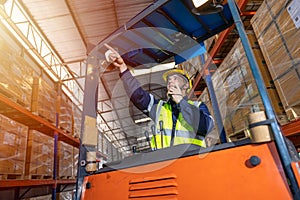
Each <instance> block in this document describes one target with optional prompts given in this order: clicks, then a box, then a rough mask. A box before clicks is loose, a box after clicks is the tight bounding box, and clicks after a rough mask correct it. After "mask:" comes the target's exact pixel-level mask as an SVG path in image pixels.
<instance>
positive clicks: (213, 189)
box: [75, 0, 300, 200]
mask: <svg viewBox="0 0 300 200" xmlns="http://www.w3.org/2000/svg"><path fill="white" fill-rule="evenodd" d="M200 2H201V1H200ZM232 25H235V27H236V29H237V31H238V34H239V37H240V40H241V43H242V46H243V48H244V51H245V54H246V57H247V60H248V62H249V66H250V69H251V72H252V74H253V77H254V80H255V82H256V85H257V88H258V91H259V93H260V96H261V99H262V102H263V105H264V107H265V114H266V118H265V119H262V120H259V121H253V122H252V123H251V124H250V126H249V129H254V128H257V127H261V126H264V127H267V129H270V138H269V139H268V140H265V141H262V142H257V141H253V140H251V139H250V138H253V136H252V137H250V138H245V139H243V140H239V141H236V142H232V141H228V138H227V136H226V133H225V132H224V129H223V128H222V127H223V122H222V117H221V116H222V114H221V111H220V109H219V108H218V102H217V101H218V100H217V96H216V94H215V92H214V90H215V87H214V83H213V80H212V76H211V71H213V70H211V69H212V68H213V67H214V65H213V64H212V60H211V59H210V58H209V57H207V56H206V54H205V47H204V46H203V42H204V41H205V40H207V39H209V38H210V37H212V36H214V35H215V34H218V33H220V32H221V31H223V30H225V29H227V28H229V27H230V26H232ZM105 43H106V44H109V45H110V46H113V47H114V48H116V49H118V52H119V53H120V55H121V56H122V58H123V59H124V60H125V62H126V63H127V65H129V66H130V67H131V68H132V70H133V71H136V72H137V73H138V72H140V71H147V72H151V73H153V74H155V73H158V74H161V73H162V72H163V71H164V70H167V69H168V68H167V67H166V64H167V63H172V62H174V57H177V58H179V59H182V60H189V59H191V58H194V57H195V56H198V57H200V62H202V68H201V67H196V68H195V69H194V68H189V70H190V71H192V70H194V73H195V75H199V74H201V75H202V76H203V77H204V79H205V82H206V85H207V88H208V90H209V94H210V98H211V101H212V109H213V113H214V118H215V123H216V124H217V126H218V127H219V128H218V130H217V134H218V140H216V143H215V144H214V145H211V146H209V147H207V148H202V147H199V146H195V145H190V144H181V145H176V146H173V147H168V148H164V149H160V150H156V151H151V149H150V148H146V149H145V150H144V151H139V152H137V151H136V147H134V146H135V145H129V146H130V147H129V149H127V152H128V154H127V156H126V157H125V156H124V157H125V158H121V159H118V160H117V161H113V162H108V163H106V164H104V165H103V167H102V168H100V169H99V167H97V164H96V163H97V162H96V161H97V152H96V151H97V145H98V143H97V141H98V139H97V134H98V130H97V123H98V122H97V119H98V115H99V114H101V111H99V109H98V106H103V104H100V103H99V101H98V99H101V98H102V97H101V95H102V93H101V90H102V91H103V90H105V91H106V93H107V94H109V95H108V97H105V98H110V99H114V100H116V103H115V104H112V106H113V107H114V116H116V117H117V119H120V118H122V114H124V113H121V112H118V111H117V110H122V109H123V110H124V109H125V108H124V105H123V104H122V102H124V101H121V100H120V99H122V98H123V96H124V94H125V93H122V91H121V90H119V89H117V88H118V86H120V85H122V82H121V81H120V80H119V71H118V70H117V69H114V68H112V67H111V66H110V65H109V63H107V62H105V60H106V58H105V52H106V51H107V49H106V48H105V46H104V44H105ZM195 52H197V53H196V54H195ZM87 63H88V65H87V77H86V82H85V94H84V107H83V108H84V109H83V119H82V131H81V143H80V155H79V162H78V163H79V165H78V175H77V184H76V195H75V196H76V197H75V198H76V199H78V200H79V199H100V198H101V199H194V198H195V196H198V197H199V198H203V199H220V198H223V199H224V198H225V199H241V198H243V199H245V198H246V199H247V198H249V199H263V198H264V199H265V198H267V199H271V198H272V199H300V196H299V195H300V193H299V185H298V182H299V172H298V171H297V170H295V169H298V170H299V167H298V168H297V166H298V162H293V160H292V158H291V156H290V151H289V149H288V146H287V144H286V141H285V139H284V136H283V134H282V133H281V130H280V127H279V125H278V123H277V121H276V116H275V114H274V111H273V109H272V106H271V103H270V100H269V98H268V95H267V93H266V89H265V87H264V83H263V80H262V77H261V74H260V72H259V69H258V67H257V63H256V61H255V58H254V56H253V52H252V49H251V47H250V45H249V41H248V38H247V35H246V33H245V30H244V27H243V25H242V21H241V19H240V16H239V11H238V7H237V3H236V2H235V1H234V0H228V1H215V0H209V1H202V3H200V4H199V5H198V6H196V5H195V4H193V1H190V0H158V1H155V2H153V3H152V4H151V5H150V6H149V7H147V8H146V9H145V10H143V11H142V12H141V13H139V14H138V15H136V16H135V17H134V18H132V19H131V20H130V21H129V22H128V23H126V24H125V25H124V26H123V27H121V28H119V29H118V30H116V31H115V32H114V33H112V34H111V35H110V36H109V37H107V38H106V39H105V40H104V41H101V42H100V43H99V44H98V45H97V46H96V47H95V48H94V49H93V50H92V51H91V52H90V53H89V56H88V60H87ZM205 63H209V64H205ZM155 66H158V67H156V68H155ZM173 66H174V64H173ZM214 70H215V69H214ZM144 73H145V72H144ZM137 77H138V75H137ZM151 78H153V77H148V79H151ZM112 80H114V82H111V81H112ZM99 81H100V82H101V83H102V84H99ZM140 81H141V82H142V83H143V81H144V79H142V80H140ZM158 82H159V81H158V80H157V79H155V78H154V80H152V83H148V84H147V83H143V84H144V86H145V87H146V88H148V89H149V88H151V87H150V85H151V84H153V85H154V86H155V87H156V88H162V85H161V84H157V83H158ZM103 85H105V87H103ZM193 89H194V88H193ZM103 102H104V101H103ZM127 103H128V104H127V105H130V103H129V101H127ZM131 106H132V105H131ZM125 107H126V105H125ZM127 109H128V108H127ZM132 109H134V108H131V109H129V110H128V113H132V112H133V110H132ZM103 113H105V110H102V114H103ZM114 120H115V119H112V121H114ZM102 121H105V120H104V119H103V118H102ZM119 125H120V127H117V128H118V129H120V130H122V133H120V132H118V134H120V135H122V136H123V138H118V136H115V140H118V139H119V140H126V141H129V140H130V139H131V138H135V139H136V138H138V137H137V135H134V134H135V133H136V134H139V137H140V138H141V137H143V136H142V135H143V134H144V131H141V130H145V129H144V127H142V128H141V127H140V126H136V125H135V123H134V120H133V119H130V120H129V121H128V119H127V118H124V119H123V121H122V122H121V123H120V124H119ZM130 127H135V128H132V129H130ZM115 128H116V127H115ZM139 129H140V130H139ZM113 130H114V127H109V131H113ZM138 130H139V133H137V131H138ZM130 131H132V132H133V133H132V134H128V133H130ZM141 134H142V135H141ZM150 137H151V136H150ZM111 142H116V141H114V140H113V141H111ZM144 142H145V143H146V146H147V140H146V141H144ZM119 144H123V142H121V143H119ZM148 147H149V145H148ZM120 148H121V149H122V148H123V147H120ZM132 148H133V149H135V150H134V151H131V150H132ZM129 151H130V153H129ZM276 188H277V189H276ZM199 195H200V196H199ZM198 197H197V198H198Z"/></svg>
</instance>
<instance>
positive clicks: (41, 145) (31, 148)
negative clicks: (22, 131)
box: [25, 130, 54, 179]
mask: <svg viewBox="0 0 300 200" xmlns="http://www.w3.org/2000/svg"><path fill="white" fill-rule="evenodd" d="M53 152H54V139H53V138H52V137H49V136H47V135H45V134H43V133H40V132H38V131H35V130H30V131H29V135H28V147H27V153H26V154H27V157H26V165H27V167H26V169H27V170H28V171H26V172H25V174H26V175H27V176H28V178H29V179H42V178H51V177H53V162H54V153H53Z"/></svg>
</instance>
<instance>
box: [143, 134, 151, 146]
mask: <svg viewBox="0 0 300 200" xmlns="http://www.w3.org/2000/svg"><path fill="white" fill-rule="evenodd" d="M144 135H145V136H146V141H147V142H148V144H149V145H150V138H149V132H148V131H147V130H146V131H145V133H144ZM150 146H151V145H150Z"/></svg>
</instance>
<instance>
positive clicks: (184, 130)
mask: <svg viewBox="0 0 300 200" xmlns="http://www.w3.org/2000/svg"><path fill="white" fill-rule="evenodd" d="M188 103H189V104H191V105H195V106H197V107H199V106H200V104H201V102H194V101H190V100H189V101H188ZM159 121H163V129H164V131H163V133H162V135H161V131H160V130H159V129H160V126H159ZM155 124H156V136H154V135H153V136H152V138H151V148H152V149H160V148H165V147H169V146H170V142H171V134H172V128H173V127H172V126H173V121H172V108H171V105H170V104H168V103H165V102H164V101H159V103H158V105H157V109H156V122H155ZM173 141H174V143H173V145H178V144H195V145H199V146H202V147H205V146H206V145H205V142H204V140H203V139H200V137H198V136H197V137H196V135H195V131H194V129H193V127H192V126H191V125H189V124H188V123H187V122H186V121H185V120H184V118H183V116H182V113H179V116H178V118H177V121H176V128H175V135H174V138H173Z"/></svg>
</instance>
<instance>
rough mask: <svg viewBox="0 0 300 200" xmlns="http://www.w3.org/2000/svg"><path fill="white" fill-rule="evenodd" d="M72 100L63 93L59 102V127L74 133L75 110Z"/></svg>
mask: <svg viewBox="0 0 300 200" xmlns="http://www.w3.org/2000/svg"><path fill="white" fill-rule="evenodd" d="M72 107H73V104H72V101H71V100H70V99H69V98H68V97H67V96H66V95H65V94H64V93H63V94H62V95H61V99H60V102H59V109H60V110H59V127H60V128H62V129H63V130H65V131H66V132H67V133H69V134H72V125H73V111H72Z"/></svg>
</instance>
